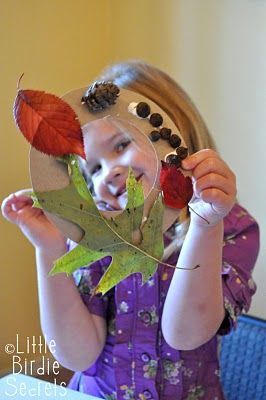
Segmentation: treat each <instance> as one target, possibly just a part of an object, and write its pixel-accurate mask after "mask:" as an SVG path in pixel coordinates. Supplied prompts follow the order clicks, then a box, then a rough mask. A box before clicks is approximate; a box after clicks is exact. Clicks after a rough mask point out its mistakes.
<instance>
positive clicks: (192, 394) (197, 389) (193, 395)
mask: <svg viewBox="0 0 266 400" xmlns="http://www.w3.org/2000/svg"><path fill="white" fill-rule="evenodd" d="M188 393H189V394H188V397H187V398H186V400H199V399H202V398H203V396H204V394H205V390H204V389H203V387H202V386H201V385H197V386H194V385H192V386H190V388H189V391H188Z"/></svg>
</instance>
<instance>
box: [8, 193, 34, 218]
mask: <svg viewBox="0 0 266 400" xmlns="http://www.w3.org/2000/svg"><path fill="white" fill-rule="evenodd" d="M26 206H30V207H31V206H32V199H31V198H30V197H27V196H19V197H17V196H16V194H14V193H12V194H10V195H9V196H8V197H7V198H6V199H4V201H3V203H2V205H1V211H2V214H3V216H4V217H5V218H6V219H8V220H9V221H11V222H16V219H17V211H18V210H20V209H22V208H24V207H26Z"/></svg>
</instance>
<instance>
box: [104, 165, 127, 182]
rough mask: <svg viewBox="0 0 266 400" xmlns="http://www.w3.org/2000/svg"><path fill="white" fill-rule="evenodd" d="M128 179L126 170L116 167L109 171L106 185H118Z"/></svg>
mask: <svg viewBox="0 0 266 400" xmlns="http://www.w3.org/2000/svg"><path fill="white" fill-rule="evenodd" d="M125 179H126V174H125V168H124V167H122V166H115V167H112V168H110V169H108V170H107V172H106V174H105V177H104V183H105V184H106V185H114V186H116V185H118V184H121V183H123V182H122V181H123V180H125Z"/></svg>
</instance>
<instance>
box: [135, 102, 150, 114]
mask: <svg viewBox="0 0 266 400" xmlns="http://www.w3.org/2000/svg"><path fill="white" fill-rule="evenodd" d="M150 112H151V109H150V106H149V104H148V103H145V102H144V101H141V102H140V103H138V104H137V107H136V113H137V115H138V117H141V118H146V117H148V116H149V115H150Z"/></svg>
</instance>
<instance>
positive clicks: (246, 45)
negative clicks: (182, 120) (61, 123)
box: [0, 0, 266, 375]
mask: <svg viewBox="0 0 266 400" xmlns="http://www.w3.org/2000/svg"><path fill="white" fill-rule="evenodd" d="M265 21H266V1H264V0H223V1H219V0H200V1H198V0H134V1H129V0H97V1H93V0H75V1H72V0H56V1H54V0H46V1H41V0H0V43H1V45H0V49H1V53H0V58H1V73H0V82H1V83H0V87H1V96H0V113H1V118H0V129H1V132H0V140H1V147H0V148H1V151H2V155H1V159H0V162H1V168H0V174H1V186H0V198H1V201H2V200H3V198H4V197H5V196H7V195H8V194H9V193H11V192H14V191H16V190H18V189H21V188H25V187H29V185H30V180H29V173H28V153H29V145H28V143H26V141H25V140H24V138H23V137H22V135H21V134H20V133H19V131H18V130H17V128H16V126H15V124H14V121H13V114H12V107H13V102H14V99H15V96H16V84H17V80H18V78H19V77H20V75H21V74H22V72H24V73H25V76H24V78H23V80H22V82H21V87H22V88H24V89H36V90H37V89H39V90H45V91H47V92H51V93H54V94H57V95H58V96H60V95H62V94H64V93H65V92H67V91H69V90H71V89H74V88H75V87H81V86H86V85H87V84H88V83H89V82H90V81H91V80H93V79H94V77H96V76H97V75H98V73H99V72H100V71H101V69H102V68H103V67H104V66H106V65H107V64H110V63H112V62H115V61H121V60H125V59H129V58H138V59H143V60H145V61H147V62H149V63H152V64H154V65H156V66H158V67H159V68H161V69H163V70H165V71H166V72H167V73H169V74H170V75H171V76H172V77H173V78H175V79H176V80H177V81H178V82H179V83H180V84H181V86H182V87H183V88H184V89H185V90H186V91H187V92H188V93H189V95H190V96H191V98H192V99H193V101H194V102H195V104H196V105H197V107H198V108H199V110H200V112H201V114H202V115H203V117H204V119H205V121H206V123H207V125H208V126H209V129H210V131H211V133H212V135H213V137H214V139H215V141H216V143H217V146H218V149H219V151H220V152H221V153H222V155H223V157H224V159H225V160H226V161H227V162H228V163H229V165H230V166H231V167H232V169H233V170H234V171H235V172H236V174H237V177H238V199H239V201H240V202H241V204H242V205H243V206H244V207H246V208H247V209H248V210H249V211H250V212H251V214H252V215H253V216H254V217H255V218H256V219H257V220H258V221H259V223H260V227H261V252H260V256H259V259H258V261H257V265H256V268H255V272H254V279H255V280H256V282H257V284H258V290H257V293H256V295H255V297H254V299H253V304H252V307H251V309H250V311H249V313H250V314H251V315H254V316H257V317H260V318H266V307H265V293H266V268H265V265H266V256H265V248H266V246H265V239H266V218H265V216H264V214H265V213H266V187H265V186H266V185H265V174H264V173H263V169H264V167H263V162H265V149H264V146H265V148H266V135H265V132H266V118H265V109H266V108H265V106H266V45H265V43H266V23H265ZM0 229H1V242H0V246H1V250H0V254H1V268H0V305H1V309H0V323H1V333H0V375H1V374H2V373H4V372H6V371H8V370H9V369H10V368H11V359H10V355H8V354H6V353H5V352H4V346H5V344H7V343H15V337H16V334H17V333H18V334H19V335H20V342H21V347H22V349H23V348H24V347H25V344H23V343H24V339H25V340H26V337H32V336H33V335H35V336H38V335H40V334H41V332H40V325H39V314H38V299H37V284H36V273H35V264H34V250H33V248H32V247H31V245H30V244H29V243H28V242H27V240H26V239H25V238H24V237H23V235H22V234H21V233H20V231H19V230H18V229H17V228H16V227H15V226H13V225H11V224H9V223H8V222H6V221H5V220H4V219H3V218H2V217H1V219H0Z"/></svg>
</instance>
